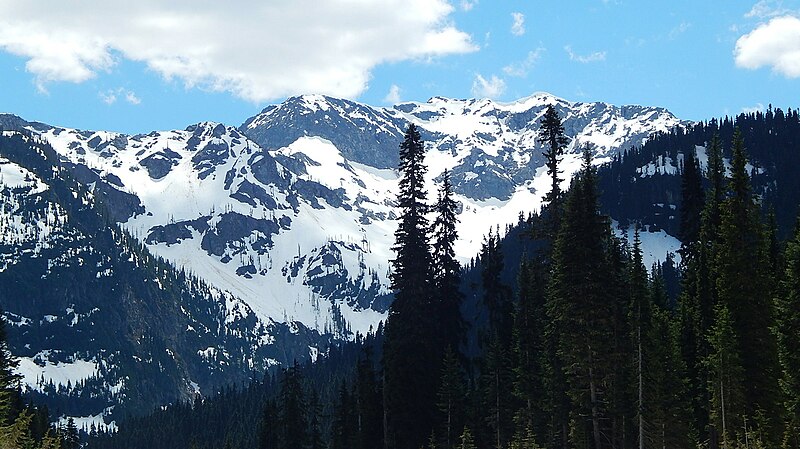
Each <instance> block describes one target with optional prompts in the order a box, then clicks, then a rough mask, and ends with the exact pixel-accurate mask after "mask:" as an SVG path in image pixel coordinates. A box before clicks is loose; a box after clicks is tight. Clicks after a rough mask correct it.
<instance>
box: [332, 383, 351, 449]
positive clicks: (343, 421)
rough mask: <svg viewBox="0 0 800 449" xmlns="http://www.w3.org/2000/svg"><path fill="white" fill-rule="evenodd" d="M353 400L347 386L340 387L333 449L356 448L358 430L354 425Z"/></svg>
mask: <svg viewBox="0 0 800 449" xmlns="http://www.w3.org/2000/svg"><path fill="white" fill-rule="evenodd" d="M353 420H354V419H353V400H352V396H351V394H350V390H349V389H348V388H347V384H346V383H344V382H342V385H341V386H340V387H339V398H338V401H337V402H336V404H335V406H334V410H333V424H332V428H331V449H350V448H352V447H354V446H355V441H356V439H357V438H356V435H355V433H356V430H355V425H354V423H353Z"/></svg>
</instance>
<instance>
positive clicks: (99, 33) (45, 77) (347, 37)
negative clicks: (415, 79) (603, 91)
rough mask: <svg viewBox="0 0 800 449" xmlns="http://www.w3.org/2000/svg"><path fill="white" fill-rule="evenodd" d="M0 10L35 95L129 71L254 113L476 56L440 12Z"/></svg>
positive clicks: (158, 4)
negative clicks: (383, 71)
mask: <svg viewBox="0 0 800 449" xmlns="http://www.w3.org/2000/svg"><path fill="white" fill-rule="evenodd" d="M472 3H474V2H472ZM0 10H2V11H3V14H2V15H1V16H0V49H1V50H4V51H6V52H9V53H12V54H14V55H18V56H20V57H23V58H26V59H27V63H26V66H25V67H26V70H27V71H28V72H30V73H31V74H33V76H34V78H35V82H36V83H37V85H38V86H40V87H41V88H45V87H46V85H47V84H48V83H50V82H53V81H67V82H73V83H80V82H83V81H86V80H88V79H91V78H92V77H95V76H97V74H98V72H103V71H109V70H111V69H112V68H113V67H114V66H115V65H116V64H117V63H118V62H119V61H120V60H121V59H128V60H132V61H137V62H143V63H145V64H146V65H147V67H148V68H149V69H151V70H153V71H155V72H157V73H159V74H160V75H161V76H163V77H164V78H165V79H167V80H172V79H174V80H178V81H180V82H182V83H184V84H185V85H186V86H187V87H189V88H192V87H199V88H202V89H207V90H211V91H227V92H231V93H233V94H234V95H236V96H238V97H241V98H244V99H247V100H251V101H255V102H259V101H265V100H271V99H278V98H281V97H284V96H288V95H293V94H298V93H307V92H315V93H323V94H331V95H338V96H345V97H356V96H358V95H359V94H360V93H361V92H363V91H364V90H365V89H366V88H367V83H368V80H369V78H370V71H371V70H372V69H373V68H374V67H375V66H376V65H378V64H381V63H385V62H395V61H402V60H408V59H427V58H432V57H438V56H443V55H450V54H459V53H467V52H472V51H476V50H477V46H476V45H475V44H474V43H473V42H472V39H471V37H470V36H469V35H468V34H467V33H465V32H463V31H461V30H459V29H457V28H456V27H455V25H454V24H453V23H452V21H451V19H450V15H451V13H452V12H453V11H454V8H453V6H451V5H450V3H449V2H448V1H447V0H374V1H370V2H352V1H349V0H330V1H325V2H319V1H316V0H295V1H291V2H256V3H253V2H249V1H245V0H231V1H229V2H217V1H211V0H198V1H196V2H162V1H158V0H139V1H136V2H121V3H120V2H107V1H100V0H91V1H90V0H86V1H82V2H20V1H15V0H0ZM403 11H405V13H403ZM412 12H413V13H412Z"/></svg>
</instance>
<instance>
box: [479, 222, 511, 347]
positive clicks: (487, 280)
mask: <svg viewBox="0 0 800 449" xmlns="http://www.w3.org/2000/svg"><path fill="white" fill-rule="evenodd" d="M503 259H504V257H503V248H502V245H501V242H500V235H499V231H496V232H492V231H491V230H490V231H489V235H488V236H486V238H485V239H484V241H483V245H482V246H481V253H480V261H481V281H482V286H483V301H484V303H485V304H486V309H487V310H488V311H489V333H490V334H497V335H498V336H499V338H500V341H501V342H502V343H503V345H508V344H509V343H510V341H511V324H512V323H511V318H512V310H513V303H512V298H511V289H510V288H509V287H508V286H507V285H506V284H505V283H504V282H503V280H502V278H501V275H502V273H503V268H504V261H503Z"/></svg>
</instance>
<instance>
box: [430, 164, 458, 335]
mask: <svg viewBox="0 0 800 449" xmlns="http://www.w3.org/2000/svg"><path fill="white" fill-rule="evenodd" d="M434 210H435V211H436V218H435V220H434V223H433V233H434V241H433V267H434V273H433V281H434V285H435V289H436V290H435V291H436V297H437V299H438V303H439V306H440V312H439V314H438V315H439V316H438V322H439V326H438V327H439V330H440V331H441V333H442V337H441V341H442V342H443V343H444V344H445V346H451V347H452V348H453V349H454V350H458V348H459V346H460V345H461V342H462V339H463V336H464V323H463V321H462V319H461V310H460V307H461V301H462V299H463V294H462V293H461V290H460V285H461V264H459V263H458V260H456V253H455V250H454V249H453V246H454V245H455V243H456V241H457V240H458V231H457V230H456V225H457V224H458V216H457V211H458V203H456V201H455V200H454V199H453V185H452V184H451V183H450V173H449V172H448V171H447V170H445V171H444V173H443V174H442V183H441V186H440V188H439V196H438V198H437V201H436V204H435V206H434Z"/></svg>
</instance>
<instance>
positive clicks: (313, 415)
mask: <svg viewBox="0 0 800 449" xmlns="http://www.w3.org/2000/svg"><path fill="white" fill-rule="evenodd" d="M308 431H309V434H308V436H309V442H308V449H323V448H326V447H327V445H326V444H325V443H324V441H323V438H322V404H321V403H320V401H319V393H317V390H314V389H312V390H311V393H310V394H309V396H308Z"/></svg>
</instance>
